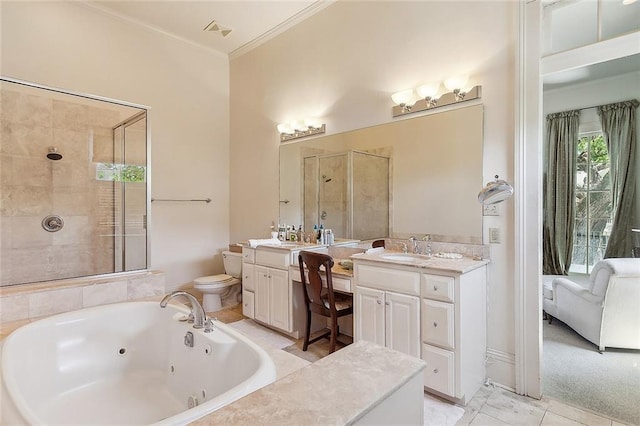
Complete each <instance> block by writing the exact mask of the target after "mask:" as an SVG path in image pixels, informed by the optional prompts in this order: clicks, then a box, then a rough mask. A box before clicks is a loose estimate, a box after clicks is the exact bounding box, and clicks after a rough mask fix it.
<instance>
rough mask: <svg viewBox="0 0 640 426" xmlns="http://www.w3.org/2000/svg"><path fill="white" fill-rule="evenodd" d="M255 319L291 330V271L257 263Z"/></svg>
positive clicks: (255, 271)
mask: <svg viewBox="0 0 640 426" xmlns="http://www.w3.org/2000/svg"><path fill="white" fill-rule="evenodd" d="M253 276H254V277H255V319H256V320H258V321H262V322H264V323H265V324H269V325H272V326H274V327H277V328H279V329H281V330H285V331H290V330H289V272H288V271H287V270H281V269H275V268H268V267H266V266H261V265H255V268H254V275H253Z"/></svg>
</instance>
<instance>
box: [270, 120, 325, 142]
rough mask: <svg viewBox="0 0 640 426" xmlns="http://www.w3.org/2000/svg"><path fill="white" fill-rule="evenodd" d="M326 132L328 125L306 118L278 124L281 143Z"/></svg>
mask: <svg viewBox="0 0 640 426" xmlns="http://www.w3.org/2000/svg"><path fill="white" fill-rule="evenodd" d="M325 131H326V125H325V124H324V123H322V122H321V121H320V120H319V119H317V118H305V119H304V120H294V121H290V122H288V123H280V124H278V132H280V142H287V141H290V140H292V139H298V138H304V137H306V136H312V135H320V134H322V133H324V132H325Z"/></svg>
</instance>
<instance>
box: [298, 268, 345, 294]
mask: <svg viewBox="0 0 640 426" xmlns="http://www.w3.org/2000/svg"><path fill="white" fill-rule="evenodd" d="M304 277H305V280H306V281H307V282H309V273H308V272H307V271H304ZM291 280H292V281H300V282H302V280H301V279H300V271H296V273H295V274H292V276H291ZM322 286H323V287H326V286H327V277H326V276H325V275H322ZM333 290H334V291H343V292H345V293H353V291H351V280H349V279H346V278H339V277H335V276H334V277H333Z"/></svg>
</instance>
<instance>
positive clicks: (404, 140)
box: [279, 105, 484, 242]
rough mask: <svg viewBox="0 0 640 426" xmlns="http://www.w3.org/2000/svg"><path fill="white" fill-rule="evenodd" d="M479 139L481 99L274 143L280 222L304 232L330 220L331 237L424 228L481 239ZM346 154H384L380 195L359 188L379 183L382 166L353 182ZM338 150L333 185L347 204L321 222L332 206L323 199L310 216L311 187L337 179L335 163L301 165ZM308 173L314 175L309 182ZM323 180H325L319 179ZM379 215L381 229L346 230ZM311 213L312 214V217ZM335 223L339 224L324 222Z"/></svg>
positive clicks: (454, 237) (444, 236) (445, 236)
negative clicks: (277, 150) (339, 188)
mask: <svg viewBox="0 0 640 426" xmlns="http://www.w3.org/2000/svg"><path fill="white" fill-rule="evenodd" d="M482 144H483V106H482V105H474V106H469V107H463V108H457V109H453V110H450V111H445V112H440V113H435V114H430V115H425V116H420V117H416V118H409V119H404V120H398V121H394V122H392V123H387V124H382V125H379V126H373V127H368V128H364V129H358V130H353V131H349V132H344V133H339V134H335V135H329V136H324V137H319V138H314V139H309V140H303V141H300V142H293V143H288V144H283V145H282V146H281V147H280V218H279V219H280V222H281V223H285V224H288V225H294V226H296V227H297V226H298V225H302V226H303V227H304V230H305V231H310V230H311V229H312V228H313V226H314V225H315V224H317V225H320V224H324V222H325V221H327V223H328V224H329V226H325V227H330V226H334V228H336V229H334V233H335V237H336V238H355V239H374V238H384V237H400V238H402V237H407V236H409V235H413V234H431V235H432V236H438V239H439V240H447V241H459V242H481V241H482V207H481V206H480V205H479V204H478V201H477V194H478V188H482V187H483V186H484V184H483V182H482V176H483V175H482V162H483V161H482V158H483V151H482V149H483V147H482ZM352 153H364V154H368V155H369V156H371V157H376V158H378V159H382V160H381V161H382V162H384V158H388V169H387V170H388V177H385V182H384V184H382V185H388V186H387V187H388V195H386V197H387V198H385V196H384V194H383V195H382V196H381V197H376V196H374V195H375V194H378V195H379V194H380V193H381V192H384V191H381V190H379V189H378V190H375V191H366V190H367V188H371V187H373V186H376V187H379V186H380V185H381V184H380V182H377V181H375V180H376V179H377V180H379V179H380V176H384V166H383V167H382V169H380V168H378V171H376V172H375V173H373V174H367V173H363V174H362V175H363V177H362V178H361V180H358V176H357V174H356V173H354V172H353V169H349V168H348V163H349V161H348V158H347V156H348V155H353V154H352ZM342 155H345V157H344V158H345V160H341V161H340V163H344V164H345V169H344V170H343V171H342V175H343V176H345V177H344V179H342V178H339V179H338V181H339V182H337V183H340V185H341V186H342V187H343V188H344V190H342V191H340V197H342V198H341V200H340V202H341V203H343V204H345V205H346V206H347V207H346V208H344V209H342V210H343V212H342V214H343V215H344V216H342V217H341V218H340V220H339V221H338V220H337V219H336V218H335V217H332V218H330V220H332V221H333V222H329V221H328V220H327V219H329V217H327V219H323V218H322V212H325V213H327V214H330V213H331V212H332V211H333V212H335V211H336V209H332V207H333V206H330V205H322V201H318V205H317V206H316V207H315V211H316V216H313V215H311V216H310V214H309V211H310V210H313V209H310V207H309V205H310V201H309V199H310V192H312V191H321V190H322V187H323V186H325V185H332V184H334V183H336V182H334V175H335V173H336V170H337V168H336V167H337V166H335V165H334V166H331V167H333V169H331V170H332V173H327V172H326V171H325V172H324V173H323V172H322V169H318V170H316V171H314V172H311V173H310V172H309V170H310V168H309V166H308V165H307V167H305V163H307V164H308V163H310V162H313V161H319V160H320V159H322V158H336V157H337V156H342ZM305 159H306V161H305ZM314 159H317V160H314ZM334 163H336V162H335V161H334ZM305 174H306V175H307V176H306V180H305ZM309 175H312V176H313V179H314V180H312V181H311V182H310V180H309ZM323 175H324V176H325V178H324V179H323V178H322V176H323ZM374 177H375V179H374ZM327 179H331V180H330V181H328V182H325V181H327ZM354 179H355V181H354ZM342 180H345V181H346V183H342ZM363 194H364V196H363V197H362V198H363V200H359V201H358V200H357V198H358V196H359V195H363ZM311 198H313V197H311ZM334 199H335V197H334ZM385 200H386V201H385ZM311 203H312V202H311ZM350 206H352V210H351V211H349V207H350ZM305 210H306V211H307V214H306V215H305ZM338 210H340V209H338ZM342 210H340V211H342ZM378 216H381V217H385V218H386V219H385V220H387V221H388V226H387V227H382V228H380V227H376V228H375V230H374V231H372V232H373V233H371V232H367V233H365V234H358V233H356V232H353V231H355V230H356V228H358V226H360V225H361V224H363V223H366V222H368V221H369V220H370V219H369V218H373V217H378ZM313 217H316V218H317V219H316V221H314V222H313V223H311V219H310V218H313ZM338 222H339V223H344V224H345V226H344V227H339V226H335V225H331V223H334V224H335V223H338ZM336 231H337V232H336ZM350 231H351V232H352V233H351V234H349V232H350ZM341 233H342V235H341ZM376 233H380V235H376ZM383 234H384V235H383ZM363 235H364V237H363ZM359 237H360V238H359Z"/></svg>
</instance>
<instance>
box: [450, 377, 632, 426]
mask: <svg viewBox="0 0 640 426" xmlns="http://www.w3.org/2000/svg"><path fill="white" fill-rule="evenodd" d="M623 424H624V423H619V422H617V421H615V420H612V419H609V418H607V417H604V416H601V415H598V414H596V413H592V412H589V411H587V410H583V409H579V408H575V407H572V406H569V405H567V404H563V403H562V402H560V401H557V400H553V399H550V398H546V397H543V398H542V399H541V400H536V399H533V398H528V397H525V396H521V395H517V394H515V393H513V392H510V391H508V390H506V389H502V388H500V387H497V386H496V387H492V386H485V387H484V388H482V389H480V391H479V392H478V393H477V394H476V395H475V396H474V397H473V399H472V400H471V401H469V404H467V406H466V407H465V414H464V416H463V417H462V418H461V419H460V420H458V422H457V423H456V425H473V426H476V425H492V426H493V425H531V426H534V425H540V426H552V425H553V426H556V425H558V426H563V425H594V426H596V425H603V426H605V425H606V426H621V425H623Z"/></svg>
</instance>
